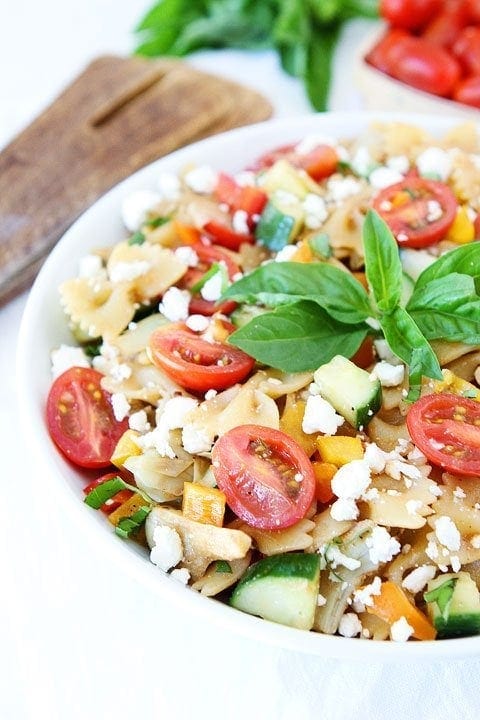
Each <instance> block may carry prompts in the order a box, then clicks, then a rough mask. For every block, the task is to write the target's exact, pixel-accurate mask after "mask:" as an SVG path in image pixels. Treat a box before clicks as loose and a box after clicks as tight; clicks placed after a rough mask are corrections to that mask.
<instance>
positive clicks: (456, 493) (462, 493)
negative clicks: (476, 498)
mask: <svg viewBox="0 0 480 720" xmlns="http://www.w3.org/2000/svg"><path fill="white" fill-rule="evenodd" d="M453 494H454V496H455V497H456V498H459V499H462V498H465V497H467V494H466V492H465V490H463V489H462V488H461V487H459V486H458V485H457V487H456V488H455V490H454V491H453Z"/></svg>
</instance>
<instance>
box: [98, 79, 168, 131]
mask: <svg viewBox="0 0 480 720" xmlns="http://www.w3.org/2000/svg"><path fill="white" fill-rule="evenodd" d="M165 75H166V73H165V71H164V70H161V69H153V70H152V72H151V73H149V74H148V75H147V76H146V77H143V78H142V79H141V80H138V81H137V82H136V83H135V84H134V85H131V86H130V87H128V88H126V89H124V90H123V91H122V92H121V93H119V94H117V95H116V96H115V97H112V98H110V99H109V100H107V102H105V103H103V104H102V105H100V107H99V108H98V109H97V110H95V112H94V113H93V114H92V115H91V116H90V118H89V125H90V126H91V127H93V128H100V127H101V126H102V125H106V124H107V123H109V122H110V121H111V120H113V118H114V117H115V116H116V115H117V114H118V113H119V112H121V111H122V110H125V109H126V107H127V105H129V104H130V103H132V102H134V101H136V100H138V98H139V97H140V96H141V95H144V94H145V93H146V92H148V90H150V88H152V87H153V86H154V85H158V84H159V83H161V81H162V80H163V78H164V77H165Z"/></svg>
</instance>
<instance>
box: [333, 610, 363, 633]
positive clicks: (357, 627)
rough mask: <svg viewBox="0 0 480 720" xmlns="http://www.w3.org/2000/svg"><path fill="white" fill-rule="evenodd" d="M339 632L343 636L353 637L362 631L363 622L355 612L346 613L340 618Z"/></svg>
mask: <svg viewBox="0 0 480 720" xmlns="http://www.w3.org/2000/svg"><path fill="white" fill-rule="evenodd" d="M338 632H339V634H340V635H341V636H342V637H346V638H353V637H355V636H356V635H359V634H360V633H361V632H362V623H361V622H360V620H359V619H358V617H357V615H355V613H345V614H344V615H342V617H341V618H340V622H339V624H338Z"/></svg>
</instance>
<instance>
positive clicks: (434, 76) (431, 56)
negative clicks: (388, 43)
mask: <svg viewBox="0 0 480 720" xmlns="http://www.w3.org/2000/svg"><path fill="white" fill-rule="evenodd" d="M387 60H388V63H389V64H390V67H389V70H388V72H389V74H390V75H392V77H394V78H397V80H401V81H402V82H404V83H407V85H412V86H413V87H416V88H418V89H419V90H425V91H426V92H429V93H433V94H434V95H442V96H447V95H450V94H451V93H452V91H453V88H454V87H455V85H456V84H457V82H458V80H459V78H460V65H459V63H458V62H457V60H455V58H454V57H452V55H450V54H449V53H448V52H447V51H446V50H444V49H443V48H441V47H435V46H433V45H430V44H429V43H428V42H427V41H426V40H423V39H422V38H418V37H413V36H412V37H406V38H403V39H400V40H399V41H398V42H397V43H396V45H395V46H394V47H392V48H391V50H390V52H389V53H388V57H387Z"/></svg>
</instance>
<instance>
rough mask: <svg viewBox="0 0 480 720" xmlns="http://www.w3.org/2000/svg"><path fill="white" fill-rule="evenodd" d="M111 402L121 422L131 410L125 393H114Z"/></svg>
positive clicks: (117, 418)
mask: <svg viewBox="0 0 480 720" xmlns="http://www.w3.org/2000/svg"><path fill="white" fill-rule="evenodd" d="M111 403H112V408H113V414H114V416H115V420H118V422H121V421H122V420H123V419H124V418H126V417H127V415H128V413H129V412H130V403H129V402H128V400H127V398H126V396H125V394H124V393H113V394H112V398H111Z"/></svg>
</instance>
